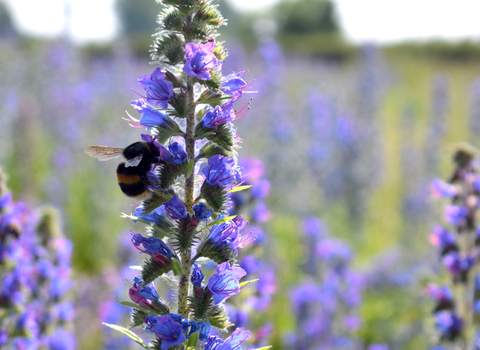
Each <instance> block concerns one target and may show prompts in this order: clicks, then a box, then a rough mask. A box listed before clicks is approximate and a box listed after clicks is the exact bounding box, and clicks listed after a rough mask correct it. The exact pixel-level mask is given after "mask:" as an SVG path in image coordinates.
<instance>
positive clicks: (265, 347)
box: [255, 345, 272, 350]
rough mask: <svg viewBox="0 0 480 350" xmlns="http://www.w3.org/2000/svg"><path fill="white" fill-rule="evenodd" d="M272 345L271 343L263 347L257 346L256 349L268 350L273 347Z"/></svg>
mask: <svg viewBox="0 0 480 350" xmlns="http://www.w3.org/2000/svg"><path fill="white" fill-rule="evenodd" d="M271 347H272V346H271V345H269V346H264V347H263V348H257V349H255V350H268V349H271Z"/></svg>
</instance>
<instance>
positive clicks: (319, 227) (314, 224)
mask: <svg viewBox="0 0 480 350" xmlns="http://www.w3.org/2000/svg"><path fill="white" fill-rule="evenodd" d="M303 229H304V230H305V233H306V234H307V235H309V236H317V237H321V236H323V234H324V233H325V224H324V223H323V222H322V221H320V220H318V219H317V218H314V217H310V218H307V219H305V220H304V221H303Z"/></svg>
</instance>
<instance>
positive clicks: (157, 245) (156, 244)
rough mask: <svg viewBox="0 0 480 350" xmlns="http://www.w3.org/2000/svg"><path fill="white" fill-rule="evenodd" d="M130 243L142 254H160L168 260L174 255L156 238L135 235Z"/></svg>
mask: <svg viewBox="0 0 480 350" xmlns="http://www.w3.org/2000/svg"><path fill="white" fill-rule="evenodd" d="M132 243H133V245H134V246H135V248H137V249H138V250H140V251H141V252H142V253H146V254H149V255H154V254H155V253H158V254H161V255H163V256H165V257H167V258H168V259H172V258H173V257H174V256H175V255H174V254H173V253H172V251H171V250H170V248H169V247H168V246H167V244H166V243H165V242H164V241H162V240H161V239H160V238H157V237H148V238H147V237H143V236H142V235H141V234H139V233H136V234H134V235H133V236H132Z"/></svg>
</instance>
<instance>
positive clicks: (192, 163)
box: [185, 159, 195, 177]
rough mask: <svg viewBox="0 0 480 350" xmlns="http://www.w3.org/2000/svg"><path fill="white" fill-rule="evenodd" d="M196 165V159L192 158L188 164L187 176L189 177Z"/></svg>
mask: <svg viewBox="0 0 480 350" xmlns="http://www.w3.org/2000/svg"><path fill="white" fill-rule="evenodd" d="M194 165H195V162H194V160H193V159H192V160H191V161H190V163H188V165H187V170H185V177H189V176H190V174H191V173H192V169H193V166H194Z"/></svg>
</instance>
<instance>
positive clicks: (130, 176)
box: [85, 142, 160, 200]
mask: <svg viewBox="0 0 480 350" xmlns="http://www.w3.org/2000/svg"><path fill="white" fill-rule="evenodd" d="M85 153H86V154H88V155H89V156H90V157H93V158H97V159H98V160H100V161H106V160H110V159H116V158H119V157H121V156H123V157H124V158H125V159H126V160H127V161H126V162H122V163H120V164H118V167H117V180H118V185H119V186H120V189H121V190H122V192H123V193H125V194H126V195H127V196H128V197H131V198H135V199H138V200H145V199H148V198H150V196H151V192H150V190H149V188H148V184H149V181H148V177H147V173H148V172H149V171H150V169H151V168H152V164H153V163H158V157H159V156H160V152H159V150H158V148H157V147H155V145H154V144H153V142H135V143H132V144H131V145H129V146H127V147H126V148H114V147H108V146H91V147H87V148H85Z"/></svg>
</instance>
